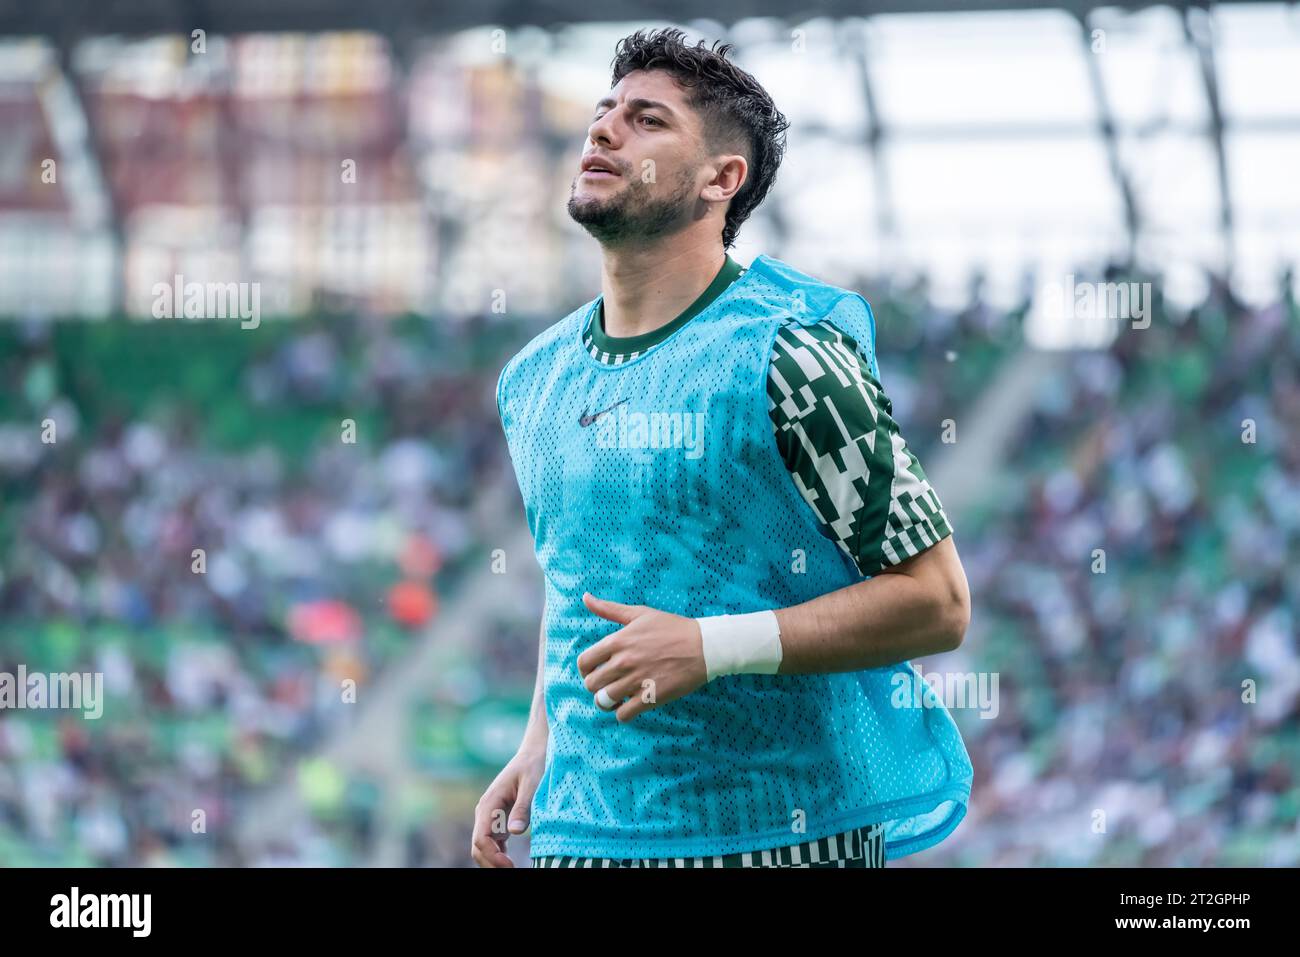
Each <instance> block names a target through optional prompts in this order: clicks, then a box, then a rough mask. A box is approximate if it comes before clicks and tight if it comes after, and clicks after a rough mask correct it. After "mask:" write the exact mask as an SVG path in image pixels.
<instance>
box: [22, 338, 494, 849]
mask: <svg viewBox="0 0 1300 957" xmlns="http://www.w3.org/2000/svg"><path fill="white" fill-rule="evenodd" d="M261 333H262V334H260V335H252V334H250V333H247V332H243V331H242V330H239V329H238V328H237V327H225V328H218V327H216V326H211V325H210V326H203V325H201V324H200V325H193V326H190V327H175V326H173V327H170V328H168V327H167V326H165V325H159V324H151V323H112V324H99V323H58V324H44V323H42V324H29V325H14V326H11V327H6V328H5V329H3V330H0V376H3V379H4V381H5V382H6V383H7V385H6V388H5V389H4V391H3V394H4V398H3V407H2V409H0V483H2V484H0V489H3V500H4V509H3V517H2V518H0V672H8V673H11V674H13V673H16V669H17V667H18V665H19V664H24V665H26V667H27V668H28V669H29V671H34V670H37V669H38V668H39V669H43V670H49V671H90V672H99V673H102V674H103V675H104V683H105V695H106V698H107V706H106V707H105V716H104V718H103V719H101V720H99V721H89V720H82V719H81V718H80V717H79V716H77V715H75V713H74V714H68V713H59V712H53V711H50V712H43V713H41V712H28V713H25V714H24V713H18V712H6V713H0V863H32V862H41V863H44V862H50V863H87V864H132V863H150V862H153V861H160V862H168V861H180V862H185V863H196V864H209V863H249V862H255V861H256V860H257V856H258V853H259V849H250V848H244V847H241V846H240V845H239V842H238V840H237V838H236V830H235V827H234V819H235V816H236V814H237V813H238V810H239V808H240V806H241V803H242V802H243V801H244V800H245V798H246V797H247V796H248V795H249V794H250V793H254V792H255V791H256V790H257V789H258V788H260V787H264V786H267V785H270V784H272V783H274V782H275V781H277V780H279V778H280V777H281V775H282V772H283V770H284V769H285V768H286V767H288V766H289V763H290V762H291V761H292V760H293V759H295V758H297V757H300V756H302V755H304V754H307V753H309V752H310V750H311V749H312V748H313V747H315V746H316V745H318V744H319V743H320V742H321V741H322V740H324V739H325V738H326V736H327V735H328V733H329V731H330V729H331V727H333V726H335V725H337V724H338V723H339V722H340V721H345V720H347V718H346V707H345V705H346V704H347V702H345V701H344V700H343V694H342V692H341V688H342V687H343V685H344V683H345V682H346V681H347V680H348V679H351V680H352V681H354V682H356V683H358V684H362V683H365V682H366V681H367V680H368V679H371V678H373V677H374V676H375V675H376V674H377V673H379V672H381V671H382V670H383V669H384V668H386V667H388V666H389V665H390V664H391V663H392V662H394V661H396V660H398V659H399V658H400V657H401V656H402V654H403V653H404V652H405V651H406V650H407V648H408V647H409V646H410V644H411V642H412V641H413V639H414V636H417V635H419V634H421V633H423V632H424V631H425V630H427V629H428V628H429V627H430V626H431V624H432V622H433V621H434V620H435V619H436V616H437V613H438V608H439V601H440V597H441V596H442V595H444V594H445V593H446V592H447V591H448V590H454V589H455V586H456V583H457V581H458V580H459V577H460V576H461V575H462V574H463V573H464V568H465V566H466V564H467V563H468V561H469V559H470V558H471V557H473V556H474V555H476V554H478V553H480V552H481V551H482V550H483V548H482V545H481V544H480V543H479V542H478V540H477V536H476V534H475V532H474V529H473V527H472V523H473V521H474V515H473V508H474V505H475V502H476V493H477V492H478V491H480V490H481V489H482V488H483V486H484V481H485V479H486V478H490V477H492V476H495V475H498V474H500V472H501V464H502V457H503V449H502V448H501V446H500V443H499V442H497V441H496V436H497V433H498V432H499V427H498V426H497V424H496V408H495V403H494V402H493V399H492V389H491V385H492V384H493V383H494V382H495V375H496V372H497V370H498V369H499V365H500V361H501V357H500V355H499V349H500V348H501V346H500V345H499V344H498V345H497V346H496V347H493V346H492V345H491V343H492V342H498V343H500V342H504V339H501V338H500V337H494V336H493V335H492V334H489V333H487V332H485V331H484V330H483V329H480V328H479V327H478V325H477V324H476V323H474V322H473V321H470V322H468V323H465V324H462V325H460V326H455V327H451V326H448V327H445V328H443V327H436V326H434V325H432V324H430V323H428V322H425V321H415V320H413V321H410V322H391V321H374V322H368V321H365V320H362V319H357V318H334V319H320V320H318V321H315V322H307V321H304V322H301V323H296V322H294V323H290V322H285V323H282V324H278V325H271V326H268V327H267V328H266V329H265V330H261ZM353 790H355V789H353V788H352V787H351V785H349V786H348V787H344V788H341V789H340V801H339V802H335V803H336V804H337V803H340V802H341V803H343V804H344V805H347V803H348V802H349V801H351V800H352V792H353ZM325 793H326V794H332V793H333V791H332V790H331V789H328V788H327V789H325ZM361 793H362V794H364V793H365V789H364V788H361ZM360 804H361V805H363V806H364V805H365V804H366V802H365V801H364V800H362V801H360ZM196 809H198V810H202V811H203V812H204V813H203V815H202V816H203V818H204V820H203V822H202V826H203V827H204V828H205V834H206V835H207V836H208V839H205V840H198V841H196V840H194V839H193V834H194V827H195V821H194V820H193V816H194V811H195V810H196ZM345 811H346V808H345ZM357 813H361V812H357ZM333 817H337V818H339V819H340V820H344V821H346V820H349V819H350V818H349V815H348V814H347V813H339V814H334V815H333ZM355 830H356V833H355V834H353V835H352V837H348V838H347V840H345V841H343V843H342V847H341V849H339V848H335V850H334V851H333V852H332V853H331V854H330V855H325V856H323V857H322V856H321V853H320V851H319V849H318V848H317V845H320V846H326V847H334V845H335V844H338V843H339V842H338V841H334V842H329V841H324V842H321V841H316V842H315V843H312V842H307V843H306V844H304V845H303V847H304V848H305V849H302V848H300V849H299V850H297V851H294V852H293V853H300V854H301V855H302V856H303V857H304V858H305V859H309V860H321V861H335V862H340V863H346V862H348V861H349V860H351V859H353V858H354V857H356V856H364V851H365V849H364V847H362V846H361V844H358V843H357V842H359V841H360V842H361V843H362V844H363V843H364V841H363V840H362V838H361V837H358V836H357V835H364V834H365V833H366V832H367V829H366V828H360V829H355ZM348 833H349V834H352V832H351V831H349V832H348ZM353 845H356V846H355V847H353ZM349 847H352V850H349ZM266 853H267V854H269V855H270V859H273V860H282V859H284V857H285V854H286V853H288V852H286V851H284V849H283V848H272V849H269V850H268V851H267V852H266Z"/></svg>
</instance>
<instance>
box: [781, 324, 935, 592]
mask: <svg viewBox="0 0 1300 957" xmlns="http://www.w3.org/2000/svg"><path fill="white" fill-rule="evenodd" d="M767 394H768V411H769V414H770V415H771V419H772V425H773V428H774V430H775V433H776V442H777V448H778V449H779V450H780V453H781V458H782V459H783V460H784V461H785V464H786V467H787V468H788V469H789V470H790V475H791V478H793V480H794V483H795V485H796V486H797V487H798V489H799V493H800V494H801V495H802V496H803V498H804V501H806V502H807V503H808V505H809V506H810V507H811V508H812V510H813V511H814V512H815V513H816V516H817V520H818V523H819V525H820V526H821V529H822V534H824V535H825V536H826V537H827V538H830V539H831V540H832V541H834V542H835V543H836V544H838V545H839V546H840V548H842V549H843V550H844V551H845V552H846V553H847V554H848V556H849V557H850V558H852V559H853V561H854V562H855V563H856V564H857V566H858V569H859V570H860V571H861V572H862V574H863V575H864V576H870V575H874V574H876V573H877V572H879V571H880V570H881V569H882V568H888V567H889V566H891V565H897V564H898V563H900V562H902V561H905V560H906V559H908V558H911V557H912V556H914V555H919V554H920V553H921V552H923V551H925V550H926V549H927V548H929V547H931V546H932V545H937V544H938V543H939V542H940V541H942V540H943V539H944V538H946V537H947V536H949V535H951V534H952V529H951V527H950V526H949V524H948V518H947V516H946V515H945V514H944V511H943V506H942V504H941V503H940V502H939V496H938V495H937V494H936V493H935V491H934V489H933V488H932V487H931V486H930V482H929V480H928V479H927V478H926V476H925V472H924V471H923V470H922V468H921V464H920V462H918V461H917V459H916V456H915V455H913V454H912V451H911V450H910V449H909V448H908V447H907V444H906V443H905V442H904V441H903V437H902V436H901V435H900V434H899V430H898V423H897V422H895V421H894V419H893V417H892V413H893V404H892V403H891V402H890V401H889V398H888V396H886V395H885V392H884V389H883V388H882V387H881V385H880V382H879V381H878V380H877V379H876V378H875V377H874V376H873V375H872V374H871V371H870V369H869V367H868V366H867V363H866V361H865V360H864V359H863V358H862V356H861V354H860V353H859V352H858V351H857V344H856V342H855V341H854V340H853V339H852V337H850V336H848V335H846V334H845V333H843V332H842V331H840V330H839V329H838V328H836V327H835V326H834V325H833V324H832V323H830V322H828V321H822V322H819V323H817V324H815V325H812V326H802V325H800V324H799V323H797V322H790V323H788V324H787V325H785V326H783V327H782V328H781V329H780V330H779V331H778V333H777V337H776V342H775V344H774V345H773V348H772V358H771V364H770V366H769V369H768V381H767Z"/></svg>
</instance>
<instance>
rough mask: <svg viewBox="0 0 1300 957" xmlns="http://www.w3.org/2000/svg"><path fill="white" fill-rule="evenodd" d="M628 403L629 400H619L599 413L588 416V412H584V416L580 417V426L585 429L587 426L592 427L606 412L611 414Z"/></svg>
mask: <svg viewBox="0 0 1300 957" xmlns="http://www.w3.org/2000/svg"><path fill="white" fill-rule="evenodd" d="M626 401H627V399H619V400H618V401H617V402H615V403H614V404H613V405H611V406H610V407H609V408H608V409H601V410H600V411H599V412H594V413H592V414H591V415H588V414H587V413H586V412H583V413H582V415H580V416H578V424H579V425H580V426H582V427H583V428H584V429H585V428H586V427H587V426H589V425H591V423H593V422H595V421H596V420H597V419H599V418H600V417H601V416H602V415H604V414H605V413H606V412H611V411H613V410H614V409H617V408H618V407H619V406H620V405H622V404H623V403H624V402H626Z"/></svg>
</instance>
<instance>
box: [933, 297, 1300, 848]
mask: <svg viewBox="0 0 1300 957" xmlns="http://www.w3.org/2000/svg"><path fill="white" fill-rule="evenodd" d="M1282 288H1283V290H1285V291H1284V293H1283V294H1282V295H1280V296H1279V299H1278V302H1277V303H1276V304H1274V305H1271V306H1269V307H1267V308H1257V309H1252V308H1248V307H1247V306H1245V305H1243V304H1242V303H1240V302H1237V301H1235V300H1234V298H1233V297H1232V295H1231V293H1230V292H1229V289H1228V287H1227V286H1226V285H1225V284H1223V283H1218V282H1216V283H1214V284H1213V287H1212V289H1211V292H1210V294H1209V296H1208V297H1207V299H1206V300H1205V302H1204V303H1203V304H1202V305H1200V306H1199V307H1198V308H1195V309H1192V310H1190V312H1188V313H1187V314H1186V315H1179V314H1171V313H1170V312H1168V311H1166V310H1164V309H1160V310H1159V311H1157V313H1156V315H1155V317H1154V321H1153V322H1152V324H1151V325H1150V327H1149V328H1146V329H1138V328H1133V327H1131V326H1129V325H1128V324H1123V326H1122V328H1121V333H1120V335H1119V337H1118V338H1117V339H1116V340H1115V341H1114V343H1113V344H1112V345H1111V346H1110V348H1108V349H1106V350H1104V351H1095V352H1080V353H1074V354H1071V355H1069V356H1068V357H1066V358H1065V359H1064V364H1063V369H1062V373H1061V374H1054V375H1052V376H1050V377H1048V378H1047V379H1046V380H1045V381H1044V382H1043V384H1042V388H1041V389H1040V390H1039V391H1038V394H1037V396H1036V399H1035V405H1034V409H1033V415H1032V417H1031V419H1030V421H1029V424H1028V426H1027V427H1026V428H1025V429H1024V430H1023V432H1022V434H1020V436H1019V438H1018V442H1017V445H1016V449H1015V451H1014V454H1013V455H1012V457H1011V458H1010V460H1009V461H1008V462H1007V463H1006V468H1005V469H1004V474H1003V475H1002V476H1000V477H999V478H998V480H997V487H996V491H995V493H994V494H992V495H990V496H988V497H987V500H986V502H985V508H984V509H982V510H981V512H980V514H979V515H978V516H976V517H973V518H972V520H971V521H970V522H968V523H965V526H964V527H962V528H961V533H960V543H961V551H962V556H963V560H964V564H965V567H966V571H967V575H968V578H969V581H970V585H971V590H972V595H973V601H974V616H973V622H972V627H971V629H970V631H969V632H968V637H967V642H966V645H965V646H964V647H963V648H962V649H961V650H960V651H959V652H958V653H957V654H956V655H952V656H945V658H943V659H936V660H935V661H934V662H932V663H931V664H930V665H929V667H930V668H933V669H938V670H956V671H964V670H967V669H969V670H976V671H993V672H996V673H998V675H999V677H1000V692H1001V701H1000V712H999V714H998V716H997V718H996V720H987V721H986V720H982V719H980V718H979V717H978V716H977V715H976V714H975V713H974V712H966V711H962V712H959V713H957V714H956V717H957V719H958V721H959V724H960V726H961V727H962V730H963V733H964V734H965V736H966V740H967V743H968V746H969V748H970V751H971V757H972V761H973V763H974V766H975V769H976V781H975V799H974V802H973V804H972V808H971V812H970V818H969V819H968V821H967V822H966V823H964V824H963V825H962V826H961V827H959V828H958V830H957V831H956V832H955V833H954V835H953V836H952V837H951V838H950V839H949V840H948V841H946V842H944V843H943V844H942V845H941V846H940V847H939V848H937V849H936V850H935V851H933V852H931V853H929V854H925V855H921V857H922V858H924V861H923V862H922V863H924V864H926V865H933V864H945V863H961V864H972V865H985V866H988V865H1015V866H1032V865H1044V864H1047V865H1056V864H1067V865H1119V866H1191V865H1215V866H1224V865H1239V866H1259V865H1288V866H1295V865H1296V864H1298V863H1300V826H1298V824H1297V820H1298V818H1300V722H1298V721H1297V718H1298V717H1300V644H1298V637H1297V636H1300V363H1298V362H1297V356H1300V311H1298V310H1297V306H1296V302H1295V300H1294V298H1293V297H1292V295H1291V289H1292V285H1291V282H1290V277H1289V276H1288V277H1287V278H1286V280H1285V281H1284V283H1283V284H1282Z"/></svg>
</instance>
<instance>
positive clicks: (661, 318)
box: [601, 234, 727, 338]
mask: <svg viewBox="0 0 1300 957" xmlns="http://www.w3.org/2000/svg"><path fill="white" fill-rule="evenodd" d="M674 239H676V240H677V242H673V240H674ZM726 258H727V254H726V251H725V250H724V249H723V248H722V242H721V241H720V240H719V239H717V238H711V239H710V240H709V241H707V242H706V241H703V240H700V241H697V242H695V243H693V244H692V243H690V242H689V241H687V242H683V241H682V237H681V235H680V234H679V235H678V236H676V237H668V239H667V241H666V242H663V243H657V244H654V245H651V246H639V247H636V248H627V247H623V248H613V249H611V248H605V249H604V267H603V268H602V270H601V293H602V297H603V303H602V309H603V310H604V315H605V333H606V335H609V336H615V337H618V338H628V337H631V336H640V335H644V334H646V333H648V332H654V330H656V329H658V328H659V327H660V326H663V325H665V324H667V323H669V322H672V320H673V318H674V317H676V316H677V315H679V314H680V313H681V312H682V311H683V310H684V309H686V308H687V307H688V306H690V304H691V303H693V302H694V301H695V300H696V299H697V298H698V297H699V295H700V293H702V292H704V290H705V289H706V288H708V285H709V283H711V282H712V281H713V279H714V277H715V276H717V274H718V271H719V270H720V269H721V268H722V264H723V263H724V262H725V261H726Z"/></svg>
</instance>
